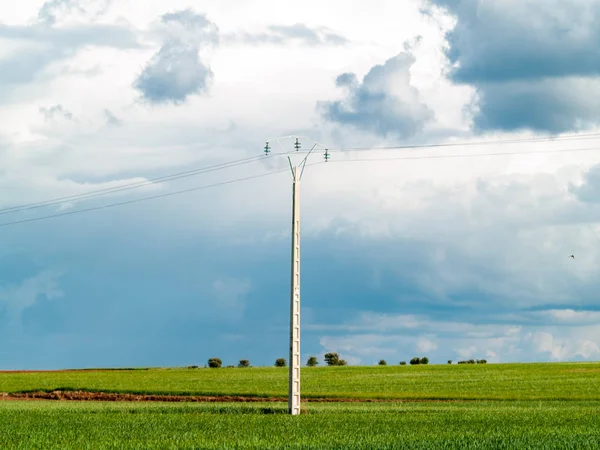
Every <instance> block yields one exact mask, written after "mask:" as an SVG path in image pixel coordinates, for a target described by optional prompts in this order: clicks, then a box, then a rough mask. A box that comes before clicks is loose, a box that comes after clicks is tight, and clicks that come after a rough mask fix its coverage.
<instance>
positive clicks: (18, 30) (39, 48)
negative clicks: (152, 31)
mask: <svg viewBox="0 0 600 450" xmlns="http://www.w3.org/2000/svg"><path fill="white" fill-rule="evenodd" d="M0 38H3V39H6V40H9V41H12V42H19V43H20V44H19V47H14V50H12V51H11V47H10V46H9V47H8V48H9V51H8V52H6V53H5V54H4V55H3V56H1V57H0V89H1V88H2V87H3V85H5V86H7V87H10V86H18V85H23V84H28V83H31V82H34V81H39V80H40V78H42V77H45V78H52V77H54V76H56V73H51V72H50V70H49V69H50V68H51V65H52V64H55V63H58V62H62V61H65V60H67V59H69V58H72V57H74V56H75V55H76V54H77V53H78V52H79V51H81V50H83V49H86V48H90V47H106V48H119V49H132V48H140V44H139V43H138V39H137V37H136V34H135V32H134V31H133V30H132V29H130V28H128V27H125V26H121V25H101V24H87V25H70V26H65V27H60V28H56V27H53V26H48V25H45V24H33V25H4V24H1V23H0Z"/></svg>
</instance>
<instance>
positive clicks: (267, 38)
mask: <svg viewBox="0 0 600 450" xmlns="http://www.w3.org/2000/svg"><path fill="white" fill-rule="evenodd" d="M267 30H268V31H267V32H263V33H247V32H239V33H232V34H229V35H226V36H224V41H225V42H231V43H242V44H251V45H260V44H289V43H299V44H304V45H310V46H322V45H333V46H341V45H346V44H348V43H349V42H350V41H349V40H348V39H347V38H346V37H344V36H342V35H340V34H338V33H335V32H333V31H332V30H330V29H329V28H327V27H309V26H307V25H305V24H302V23H295V24H293V25H269V26H268V27H267Z"/></svg>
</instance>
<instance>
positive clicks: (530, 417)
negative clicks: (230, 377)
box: [0, 401, 600, 449]
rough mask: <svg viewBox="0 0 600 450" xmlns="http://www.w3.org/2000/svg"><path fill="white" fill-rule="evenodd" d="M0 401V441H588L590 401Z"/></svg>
mask: <svg viewBox="0 0 600 450" xmlns="http://www.w3.org/2000/svg"><path fill="white" fill-rule="evenodd" d="M307 409H308V414H305V415H300V416H297V417H291V416H288V415H286V414H284V412H285V406H284V405H278V406H275V407H274V406H273V404H252V405H248V404H240V403H237V404H202V403H199V404H197V403H192V404H190V403H185V404H181V403H179V404H156V403H136V404H131V403H109V404H107V403H79V402H75V403H71V402H47V401H44V402H38V401H19V402H0V429H1V430H2V433H0V448H44V449H49V448H77V449H86V448H88V449H103V448H114V449H121V448H206V449H234V448H235V449H254V448H256V449H257V448H278V449H282V448H305V449H352V448H355V449H396V448H398V449H402V448H406V449H409V448H410V449H423V448H427V449H429V448H431V449H437V448H447V449H449V448H486V449H487V448H490V449H492V448H493V449H516V448H518V449H526V448H536V449H551V448H561V449H563V448H564V449H592V448H598V443H599V442H600V421H599V420H598V414H599V413H600V407H599V404H598V403H597V402H505V401H500V402H476V403H472V402H469V403H458V404H457V403H435V404H433V403H428V404H419V403H404V404H402V403H384V404H382V403H378V404H339V403H337V404H331V403H330V404H309V405H308V406H307Z"/></svg>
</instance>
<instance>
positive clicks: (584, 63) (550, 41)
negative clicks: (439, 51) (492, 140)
mask: <svg viewBox="0 0 600 450" xmlns="http://www.w3.org/2000/svg"><path fill="white" fill-rule="evenodd" d="M433 3H434V4H437V5H439V6H442V7H444V8H446V9H448V10H449V11H450V12H451V13H452V14H453V15H455V16H456V18H457V24H456V26H455V28H454V29H453V30H451V31H450V32H449V34H448V42H449V49H448V51H447V55H448V57H449V59H450V61H451V63H452V64H453V65H454V67H453V69H452V71H451V73H450V76H451V78H452V80H453V81H455V82H457V83H466V84H471V85H473V86H474V87H476V88H477V89H478V91H479V95H480V97H481V100H482V101H481V104H480V105H479V111H478V113H477V114H476V117H475V122H476V126H477V127H478V128H480V129H498V130H515V129H521V128H523V129H525V128H527V129H533V130H539V131H548V132H564V131H568V130H575V129H579V128H581V127H585V126H587V125H592V124H597V123H599V122H600V120H599V119H598V117H599V116H598V113H600V108H599V107H593V108H590V101H589V100H588V96H592V97H595V98H597V96H598V95H600V83H593V82H590V80H595V79H597V78H598V76H600V27H598V26H597V24H598V22H599V21H600V3H597V2H594V3H592V2H589V1H586V0H576V1H570V2H566V1H561V0H551V1H547V0H545V1H541V0H522V1H507V2H484V1H481V0H469V1H461V0H433ZM586 78H587V80H586ZM586 89H590V90H588V92H587V94H586V95H581V94H582V91H584V90H586Z"/></svg>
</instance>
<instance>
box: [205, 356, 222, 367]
mask: <svg viewBox="0 0 600 450" xmlns="http://www.w3.org/2000/svg"><path fill="white" fill-rule="evenodd" d="M222 364H223V363H222V361H221V358H210V359H209V360H208V367H212V368H219V367H221V365H222Z"/></svg>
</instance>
